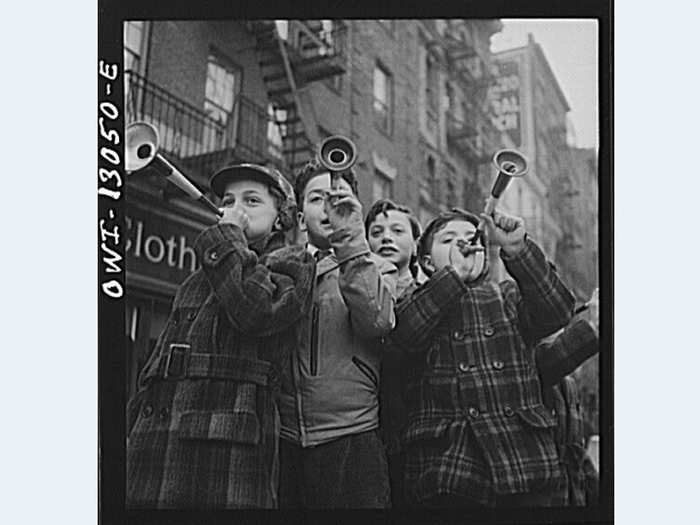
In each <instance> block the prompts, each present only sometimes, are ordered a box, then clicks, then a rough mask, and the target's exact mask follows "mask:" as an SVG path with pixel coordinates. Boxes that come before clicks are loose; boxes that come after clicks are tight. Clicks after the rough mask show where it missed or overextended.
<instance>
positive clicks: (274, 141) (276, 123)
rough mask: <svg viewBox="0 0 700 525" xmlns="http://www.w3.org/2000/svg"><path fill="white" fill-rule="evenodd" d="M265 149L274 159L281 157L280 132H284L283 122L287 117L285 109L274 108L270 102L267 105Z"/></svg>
mask: <svg viewBox="0 0 700 525" xmlns="http://www.w3.org/2000/svg"><path fill="white" fill-rule="evenodd" d="M267 115H268V117H269V118H268V121H267V151H268V153H269V154H270V155H272V156H273V157H275V158H276V159H282V157H283V154H282V151H283V150H282V134H283V133H284V132H285V126H284V124H281V122H284V121H285V120H286V119H287V111H286V110H284V109H275V107H274V106H273V105H272V104H268V106H267Z"/></svg>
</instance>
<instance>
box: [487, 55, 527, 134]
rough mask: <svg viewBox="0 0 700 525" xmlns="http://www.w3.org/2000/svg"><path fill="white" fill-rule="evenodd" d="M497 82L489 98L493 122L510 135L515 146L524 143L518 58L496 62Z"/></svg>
mask: <svg viewBox="0 0 700 525" xmlns="http://www.w3.org/2000/svg"><path fill="white" fill-rule="evenodd" d="M495 70H496V77H497V80H496V83H495V84H494V85H493V86H492V87H491V89H490V93H489V98H490V100H491V107H492V109H493V115H494V116H493V122H494V124H495V125H496V128H498V129H499V130H500V131H505V132H506V133H508V135H510V138H511V139H512V140H513V143H514V145H515V147H520V146H521V145H522V135H521V122H522V113H521V111H520V73H519V68H518V62H517V61H516V60H503V61H501V60H499V61H498V62H496V67H495Z"/></svg>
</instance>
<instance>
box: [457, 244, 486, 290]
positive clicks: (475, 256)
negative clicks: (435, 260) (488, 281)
mask: <svg viewBox="0 0 700 525" xmlns="http://www.w3.org/2000/svg"><path fill="white" fill-rule="evenodd" d="M483 258H484V247H483V246H481V245H476V246H471V245H469V244H468V243H466V242H460V241H459V240H458V241H455V242H453V243H452V246H450V252H449V260H450V264H451V265H452V267H453V268H454V269H455V271H456V272H457V275H458V276H459V278H460V279H461V280H462V281H464V282H470V281H473V280H474V279H476V278H477V277H478V276H479V274H480V273H481V270H482V269H483Z"/></svg>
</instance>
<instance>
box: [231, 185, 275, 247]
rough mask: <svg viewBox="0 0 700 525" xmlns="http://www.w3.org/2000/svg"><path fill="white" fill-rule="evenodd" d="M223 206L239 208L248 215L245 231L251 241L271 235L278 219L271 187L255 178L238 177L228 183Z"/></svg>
mask: <svg viewBox="0 0 700 525" xmlns="http://www.w3.org/2000/svg"><path fill="white" fill-rule="evenodd" d="M221 206H223V207H230V208H238V209H239V210H240V211H241V212H243V213H245V214H246V215H247V216H248V219H249V223H248V227H247V228H246V229H245V231H244V233H245V236H246V239H248V242H249V243H252V242H255V241H258V240H260V239H262V238H264V237H266V236H267V235H269V234H270V232H272V228H273V226H274V224H275V220H276V219H277V213H278V210H277V203H276V202H275V198H274V197H273V196H272V194H271V193H270V189H269V188H268V186H267V185H266V184H263V183H261V182H258V181H254V180H246V179H238V180H232V181H231V182H229V183H228V184H226V186H225V189H224V195H223V197H222V198H221Z"/></svg>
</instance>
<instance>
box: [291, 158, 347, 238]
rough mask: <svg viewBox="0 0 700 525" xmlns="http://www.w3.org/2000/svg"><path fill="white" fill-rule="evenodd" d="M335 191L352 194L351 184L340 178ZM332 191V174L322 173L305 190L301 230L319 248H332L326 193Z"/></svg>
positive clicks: (300, 222)
mask: <svg viewBox="0 0 700 525" xmlns="http://www.w3.org/2000/svg"><path fill="white" fill-rule="evenodd" d="M335 186H336V188H335V189H340V190H345V191H349V192H352V188H351V187H350V184H348V183H347V181H346V180H344V179H342V178H340V177H338V178H337V180H336V182H335ZM330 189H331V174H330V173H328V172H326V173H321V174H319V175H316V176H315V177H313V178H312V179H311V180H309V182H308V183H307V184H306V188H304V194H303V195H302V199H303V201H304V202H303V211H300V212H299V229H300V230H301V231H302V232H306V234H307V236H308V238H309V242H310V243H311V244H313V245H314V246H316V247H317V248H321V249H327V248H329V247H330V243H329V242H328V236H329V235H330V234H331V233H332V232H333V229H332V228H331V223H330V221H329V220H328V215H327V214H326V208H325V202H326V192H327V191H328V190H330Z"/></svg>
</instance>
